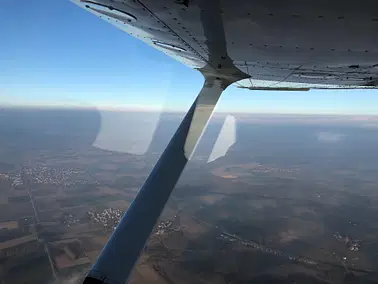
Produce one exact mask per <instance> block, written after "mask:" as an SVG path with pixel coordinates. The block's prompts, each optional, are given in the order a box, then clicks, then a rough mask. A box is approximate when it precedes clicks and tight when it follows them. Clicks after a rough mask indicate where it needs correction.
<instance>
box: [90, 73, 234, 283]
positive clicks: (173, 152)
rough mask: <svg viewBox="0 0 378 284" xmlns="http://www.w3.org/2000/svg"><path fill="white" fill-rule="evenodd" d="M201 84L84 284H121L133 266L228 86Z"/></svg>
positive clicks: (217, 81) (211, 80)
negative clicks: (194, 98)
mask: <svg viewBox="0 0 378 284" xmlns="http://www.w3.org/2000/svg"><path fill="white" fill-rule="evenodd" d="M203 74H204V76H205V83H204V85H203V87H202V89H201V91H200V93H199V95H198V97H197V98H196V100H195V101H194V103H193V105H192V106H191V108H190V109H189V111H188V113H187V114H186V115H185V117H184V119H183V121H182V122H181V124H180V126H179V128H178V129H177V131H176V133H175V134H174V135H173V137H172V139H171V141H170V143H169V144H168V146H167V148H166V149H165V151H164V152H163V154H162V155H161V157H160V159H159V160H158V162H157V164H156V165H155V167H154V168H153V170H152V172H151V173H150V175H149V177H148V178H147V180H146V181H145V183H144V184H143V186H142V188H141V189H140V191H139V193H138V194H137V196H136V197H135V199H134V201H133V203H132V204H131V206H130V208H129V210H128V211H127V212H126V213H125V214H124V216H123V217H122V219H121V221H120V223H119V225H118V226H117V228H116V229H115V231H114V232H113V234H112V236H111V237H110V239H109V241H108V243H107V244H106V245H105V247H104V248H103V250H102V252H101V254H100V256H99V258H98V259H97V262H96V263H95V264H94V266H93V267H92V269H91V270H90V271H89V273H88V275H87V277H86V278H85V280H84V283H111V284H123V283H125V282H126V281H127V280H128V279H129V277H130V273H131V271H132V269H133V267H134V265H135V264H136V262H137V260H138V258H139V256H140V254H141V253H142V251H143V248H144V246H145V244H146V241H147V239H148V237H149V235H150V234H151V232H152V230H153V228H154V226H155V224H156V221H157V219H158V218H159V216H160V214H161V212H162V210H163V208H164V206H165V204H166V202H167V200H168V198H169V196H170V195H171V193H172V190H173V188H174V187H175V185H176V183H177V181H178V179H179V177H180V175H181V173H182V171H183V170H184V167H185V165H186V163H187V162H188V159H189V158H190V156H191V155H192V153H193V151H194V149H195V147H196V145H197V142H198V141H199V139H200V137H201V135H202V133H203V131H204V129H205V127H206V125H207V123H208V121H209V119H210V116H211V114H212V113H213V110H214V108H215V105H216V103H217V102H218V100H219V97H220V95H221V94H222V92H223V90H225V89H226V88H227V87H228V86H229V85H230V84H231V83H232V82H231V81H230V80H229V79H223V78H218V77H216V76H213V75H207V74H205V73H204V72H203Z"/></svg>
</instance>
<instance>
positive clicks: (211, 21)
mask: <svg viewBox="0 0 378 284" xmlns="http://www.w3.org/2000/svg"><path fill="white" fill-rule="evenodd" d="M72 1H73V2H75V3H76V4H77V5H79V6H81V7H82V8H83V9H86V10H88V11H89V12H92V13H94V14H95V15H97V16H98V17H100V18H102V19H104V20H106V21H108V22H110V23H112V24H113V25H115V26H117V27H118V28H121V29H122V30H124V31H126V32H127V33H129V34H130V35H132V36H134V37H136V38H138V39H140V40H142V41H144V42H146V43H147V44H149V45H151V46H153V47H154V48H156V49H158V50H160V51H162V52H164V53H166V54H167V55H169V56H171V57H173V58H175V59H177V60H179V61H180V62H182V63H184V64H186V65H188V66H190V67H192V68H195V69H198V70H199V71H200V72H201V73H202V74H203V75H204V78H205V83H204V85H203V88H202V90H201V91H200V93H199V95H198V97H197V99H196V100H195V101H194V103H193V105H192V107H191V108H190V110H189V111H188V113H187V114H186V116H185V117H184V119H183V121H182V123H181V124H180V126H179V127H178V129H177V131H176V133H175V134H174V136H173V137H172V139H171V141H170V143H169V144H168V146H167V148H166V149H165V151H164V152H163V154H162V155H161V157H160V158H159V161H158V162H157V164H156V165H155V167H154V169H153V170H152V172H151V174H150V175H149V177H148V178H147V180H146V181H145V183H144V184H143V186H142V187H141V189H140V191H139V192H138V194H137V196H136V197H135V199H134V201H133V203H132V204H131V205H130V208H129V209H128V211H127V212H126V213H125V215H124V216H123V217H122V219H121V221H120V223H119V225H118V226H117V228H116V229H115V231H114V232H113V234H112V236H111V237H110V239H109V241H108V243H107V244H106V246H105V247H104V249H103V250H102V252H101V254H100V256H99V258H98V259H97V261H96V263H95V264H94V266H93V267H92V269H91V270H90V271H89V273H88V275H87V278H86V279H85V281H84V283H111V284H114V283H115V284H121V283H125V281H126V280H127V279H128V278H129V277H130V274H131V271H132V269H133V267H134V265H135V263H136V262H137V260H138V258H139V255H140V254H141V252H142V251H143V248H144V246H145V243H146V241H147V239H148V237H149V235H150V233H151V231H152V229H153V226H154V225H155V223H156V221H157V219H158V217H159V216H160V214H161V212H162V210H163V208H164V206H165V204H166V202H167V200H168V199H169V196H170V194H171V193H172V190H173V188H174V186H175V184H176V183H177V181H178V179H179V177H180V175H181V173H182V171H183V170H184V167H185V165H186V164H187V162H188V160H189V158H190V156H191V155H192V153H193V151H194V149H195V147H196V144H197V142H198V140H199V139H200V137H201V135H202V133H203V131H204V129H205V127H206V124H207V123H208V121H209V119H210V117H211V114H212V112H213V110H214V108H215V105H216V103H217V101H218V99H219V97H220V96H221V94H222V92H223V90H225V89H226V88H227V87H228V86H229V85H231V84H236V85H237V86H239V87H240V88H246V89H251V90H276V91H278V90H281V91H287V90H296V91H305V90H309V89H313V88H318V89H338V88H339V89H351V88H352V89H355V88H360V89H362V88H377V86H378V83H377V82H378V81H377V79H378V50H377V48H378V37H377V36H376V34H377V32H376V31H377V29H378V14H376V13H377V11H378V2H377V1H375V0H366V1H364V2H363V3H362V2H358V1H351V0H347V1H329V0H309V1H300V0H282V1H264V0H254V1H248V0H245V1H244V0H142V1H139V0H72Z"/></svg>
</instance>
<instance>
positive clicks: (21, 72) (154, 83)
mask: <svg viewBox="0 0 378 284" xmlns="http://www.w3.org/2000/svg"><path fill="white" fill-rule="evenodd" d="M0 35H1V44H0V105H2V106H6V105H22V106H36V105H38V106H40V105H41V106H58V105H63V106H67V105H76V106H77V105H79V106H84V107H85V106H97V107H101V106H103V107H111V106H114V107H117V106H131V107H135V106H142V107H143V108H147V109H150V108H155V107H160V106H163V107H164V108H165V109H176V110H186V109H187V108H188V107H189V106H190V104H191V102H192V101H193V99H194V98H195V96H196V95H197V93H198V91H199V90H200V88H201V86H202V83H203V79H202V76H201V75H200V74H199V73H198V72H197V71H194V70H191V69H189V68H188V67H186V66H184V65H182V64H181V63H178V62H176V61H175V60H173V59H171V58H169V57H167V56H166V55H165V54H162V53H160V52H158V51H156V50H155V49H153V48H151V47H150V46H147V45H146V44H144V43H142V42H140V41H138V40H136V39H134V38H133V37H131V36H129V35H128V34H126V33H124V32H122V31H121V30H118V29H117V28H115V27H114V26H112V25H110V24H109V23H107V22H105V21H102V20H101V19H99V18H97V17H95V16H94V15H93V14H91V13H88V12H86V11H84V10H83V9H81V8H79V7H77V6H76V5H75V4H73V3H71V2H70V1H68V0H35V1H14V0H1V9H0ZM218 110H220V111H243V112H260V113H261V112H263V113H267V112H268V113H335V114H354V113H357V114H378V91H337V92H336V91H316V92H303V93H302V92H261V91H254V92H252V91H248V90H241V89H237V88H236V87H230V88H229V89H227V91H226V92H225V93H224V95H223V97H222V100H221V102H220V104H219V107H218Z"/></svg>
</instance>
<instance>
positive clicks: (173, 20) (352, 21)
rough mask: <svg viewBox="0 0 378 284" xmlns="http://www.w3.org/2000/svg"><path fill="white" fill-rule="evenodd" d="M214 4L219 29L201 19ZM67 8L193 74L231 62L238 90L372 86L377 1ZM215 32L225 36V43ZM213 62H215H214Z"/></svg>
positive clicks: (111, 3)
mask: <svg viewBox="0 0 378 284" xmlns="http://www.w3.org/2000/svg"><path fill="white" fill-rule="evenodd" d="M214 1H216V2H217V3H220V7H221V8H220V11H219V12H218V11H216V13H218V14H219V15H220V19H221V20H222V23H223V25H219V24H214V23H215V22H216V21H215V22H214V20H213V19H211V16H208V15H209V14H205V13H204V11H206V10H211V9H212V6H213V4H214V3H213V2H214ZM73 2H75V3H76V4H77V5H79V6H80V7H82V8H83V9H86V10H88V11H89V12H92V13H94V14H95V15H96V16H98V17H100V18H102V19H103V20H105V21H108V22H110V23H111V24H113V25H115V26H116V27H118V28H120V29H122V30H124V31H125V32H127V33H129V34H130V35H132V36H134V37H136V38H138V39H140V40H142V41H144V42H146V43H147V44H149V45H151V46H153V47H154V48H156V49H158V50H160V51H161V52H164V53H166V54H167V55H168V56H171V57H173V58H174V59H176V60H178V61H180V62H182V63H183V64H185V65H187V66H190V67H192V68H196V69H208V70H210V71H211V72H213V73H220V74H221V73H222V72H225V73H227V72H228V71H227V68H226V69H224V68H223V69H222V66H221V64H218V63H217V66H214V62H219V60H222V59H225V60H226V58H227V59H228V58H229V59H231V60H232V63H233V65H234V66H235V67H237V68H238V69H239V70H240V71H242V72H244V73H245V74H248V75H249V76H250V78H247V79H243V80H240V81H238V82H236V83H235V84H237V86H239V87H241V88H248V89H252V90H308V89H311V88H317V89H337V88H341V89H350V88H352V89H354V88H376V87H377V85H378V83H377V82H378V81H377V80H378V37H377V31H378V14H377V13H376V12H377V11H378V2H377V1H364V3H363V5H362V4H361V3H359V2H357V1H315V0H312V1H299V0H284V1H263V0H257V1H242V0H232V1H231V0H227V1H226V0H223V1H217V0H212V1H189V0H186V1H185V0H182V1H180V0H177V1H172V0H159V1H156V0H143V1H136V0H132V1H121V0H96V1H87V0H73ZM204 15H205V16H204ZM210 15H211V14H210ZM219 15H218V16H219ZM220 29H221V30H220ZM209 30H210V31H212V32H211V33H209V32H208V31H209ZM206 31H207V32H206ZM218 34H224V35H225V41H226V42H225V43H224V42H221V40H222V39H221V38H219V37H217V35H218ZM224 44H225V50H226V51H223V50H218V51H219V52H217V51H215V52H214V48H212V47H217V46H223V45H224ZM222 52H223V53H225V54H222ZM214 56H218V57H220V59H219V60H218V61H214V60H212V57H214Z"/></svg>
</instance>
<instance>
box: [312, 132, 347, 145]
mask: <svg viewBox="0 0 378 284" xmlns="http://www.w3.org/2000/svg"><path fill="white" fill-rule="evenodd" d="M315 135H316V138H317V139H318V141H320V142H327V143H336V142H339V141H340V140H342V139H343V138H344V137H345V134H341V133H336V132H326V131H321V132H317V133H316V134H315Z"/></svg>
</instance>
